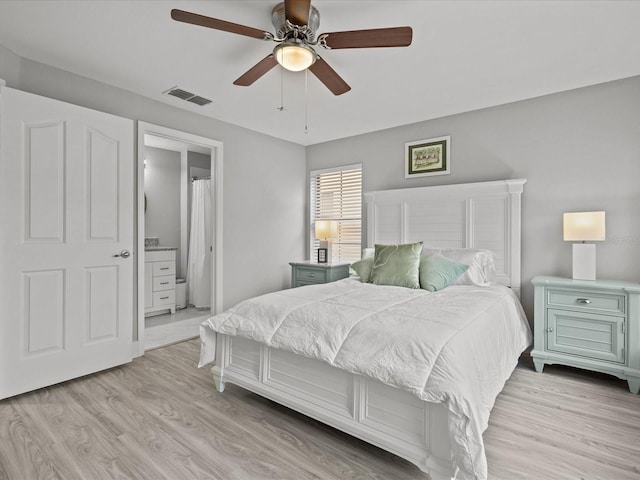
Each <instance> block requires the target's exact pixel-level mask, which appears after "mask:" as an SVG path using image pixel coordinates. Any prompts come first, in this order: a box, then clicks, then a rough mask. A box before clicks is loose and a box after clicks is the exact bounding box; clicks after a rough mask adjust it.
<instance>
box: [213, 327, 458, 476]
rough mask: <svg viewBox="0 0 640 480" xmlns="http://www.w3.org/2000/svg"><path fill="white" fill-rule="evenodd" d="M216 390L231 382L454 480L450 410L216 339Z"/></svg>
mask: <svg viewBox="0 0 640 480" xmlns="http://www.w3.org/2000/svg"><path fill="white" fill-rule="evenodd" d="M211 372H212V374H213V378H214V382H215V386H216V389H217V390H218V391H219V392H222V391H224V386H225V382H230V383H233V384H236V385H238V386H240V387H243V388H245V389H247V390H250V391H252V392H254V393H257V394H258V395H261V396H264V397H266V398H269V399H270V400H273V401H275V402H277V403H280V404H282V405H284V406H287V407H289V408H291V409H293V410H295V411H298V412H300V413H303V414H305V415H307V416H309V417H312V418H314V419H316V420H319V421H321V422H323V423H326V424H327V425H330V426H332V427H334V428H337V429H338V430H341V431H343V432H346V433H348V434H350V435H353V436H355V437H357V438H359V439H361V440H364V441H366V442H369V443H371V444H373V445H376V446H378V447H380V448H383V449H384V450H387V451H389V452H391V453H394V454H395V455H398V456H400V457H402V458H405V459H407V460H409V461H410V462H412V463H414V464H415V465H416V466H418V468H420V470H422V471H424V472H426V473H428V474H429V475H430V476H431V478H432V479H433V480H444V479H448V480H450V479H452V478H454V477H455V471H454V469H453V467H452V462H451V457H452V455H451V447H450V444H449V433H448V428H447V416H448V411H447V409H446V408H444V407H443V406H442V405H439V404H434V403H430V402H425V401H422V400H420V399H419V398H417V397H415V396H413V395H411V394H409V393H407V392H405V391H403V390H400V389H397V388H394V387H390V386H388V385H384V384H382V383H380V382H377V381H375V380H371V379H368V378H365V377H362V376H360V375H355V374H351V373H348V372H345V371H343V370H340V369H337V368H334V367H331V366H330V365H327V364H325V363H323V362H320V361H316V360H311V359H308V358H305V357H300V356H298V355H295V354H292V353H289V352H285V351H282V350H277V349H270V348H268V347H264V346H262V345H260V344H258V343H255V342H252V341H250V340H246V339H242V338H239V337H230V336H227V335H222V334H218V335H217V340H216V365H215V366H214V367H213V368H212V369H211Z"/></svg>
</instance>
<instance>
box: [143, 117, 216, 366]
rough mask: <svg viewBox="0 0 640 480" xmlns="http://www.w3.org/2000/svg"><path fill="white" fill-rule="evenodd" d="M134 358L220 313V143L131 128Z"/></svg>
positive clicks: (145, 127)
mask: <svg viewBox="0 0 640 480" xmlns="http://www.w3.org/2000/svg"><path fill="white" fill-rule="evenodd" d="M137 223H138V252H140V255H139V256H138V315H137V318H138V329H137V332H138V350H139V354H142V353H143V352H144V351H145V350H149V349H151V348H157V347H160V346H163V345H168V344H171V343H175V342H177V341H182V340H185V339H187V338H192V337H195V336H197V335H198V330H199V324H200V323H201V322H202V321H203V320H204V319H206V318H207V317H209V316H210V315H212V314H214V313H218V312H219V311H220V310H221V305H222V283H221V278H222V143H221V142H218V141H217V140H213V139H209V138H205V137H200V136H197V135H192V134H189V133H185V132H181V131H178V130H173V129H169V128H166V127H161V126H157V125H152V124H148V123H145V122H138V222H137Z"/></svg>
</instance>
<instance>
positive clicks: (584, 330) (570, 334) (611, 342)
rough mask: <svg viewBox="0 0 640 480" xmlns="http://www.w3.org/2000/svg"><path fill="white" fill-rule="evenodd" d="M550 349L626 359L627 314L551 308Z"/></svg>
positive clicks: (548, 340)
mask: <svg viewBox="0 0 640 480" xmlns="http://www.w3.org/2000/svg"><path fill="white" fill-rule="evenodd" d="M547 322H548V323H547V324H548V328H547V332H546V333H547V350H549V351H552V352H560V353H568V354H570V355H579V356H580V357H583V358H593V359H597V360H605V361H607V362H616V363H624V361H625V358H624V317H615V316H612V315H601V314H596V313H581V312H576V311H571V310H554V309H549V311H548V313H547Z"/></svg>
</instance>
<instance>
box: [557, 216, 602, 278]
mask: <svg viewBox="0 0 640 480" xmlns="http://www.w3.org/2000/svg"><path fill="white" fill-rule="evenodd" d="M562 234H563V238H564V240H565V241H566V242H582V243H574V244H573V278H574V280H595V279H596V246H595V244H593V243H584V242H602V241H604V240H605V212H572V213H565V214H564V215H563V216H562Z"/></svg>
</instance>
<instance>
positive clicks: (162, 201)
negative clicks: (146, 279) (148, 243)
mask: <svg viewBox="0 0 640 480" xmlns="http://www.w3.org/2000/svg"><path fill="white" fill-rule="evenodd" d="M144 153H145V158H144V161H145V166H144V193H145V195H146V197H147V210H146V212H145V213H144V232H145V233H144V234H145V237H158V239H159V244H160V245H162V246H164V247H176V248H178V253H176V271H177V272H180V271H181V265H180V253H179V252H180V166H181V165H180V152H174V151H171V150H164V149H162V148H154V147H145V149H144Z"/></svg>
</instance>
